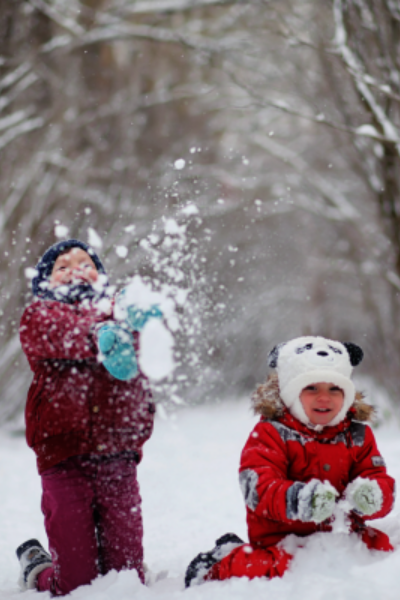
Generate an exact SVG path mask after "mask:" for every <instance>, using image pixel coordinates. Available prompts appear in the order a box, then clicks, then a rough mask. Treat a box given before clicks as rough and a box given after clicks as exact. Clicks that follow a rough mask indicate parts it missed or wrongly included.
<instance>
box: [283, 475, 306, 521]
mask: <svg viewBox="0 0 400 600" xmlns="http://www.w3.org/2000/svg"><path fill="white" fill-rule="evenodd" d="M305 485H306V484H305V483H303V482H301V481H295V482H294V484H293V485H291V486H290V488H288V489H287V490H286V516H287V518H288V519H298V510H299V493H300V490H301V489H303V487H304V486H305Z"/></svg>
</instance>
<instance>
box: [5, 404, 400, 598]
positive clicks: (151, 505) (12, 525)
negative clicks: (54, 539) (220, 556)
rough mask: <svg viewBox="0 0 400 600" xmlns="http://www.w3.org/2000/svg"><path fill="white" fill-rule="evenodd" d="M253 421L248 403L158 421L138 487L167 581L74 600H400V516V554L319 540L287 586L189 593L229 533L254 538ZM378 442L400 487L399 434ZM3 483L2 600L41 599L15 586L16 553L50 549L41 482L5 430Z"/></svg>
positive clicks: (148, 543)
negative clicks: (242, 486)
mask: <svg viewBox="0 0 400 600" xmlns="http://www.w3.org/2000/svg"><path fill="white" fill-rule="evenodd" d="M254 423H255V418H254V417H253V416H252V415H251V412H250V410H249V403H248V401H247V400H246V401H237V402H225V403H222V404H220V405H216V406H202V407H197V408H187V409H184V410H181V411H180V412H179V413H178V414H177V415H175V416H174V417H173V418H169V419H168V420H161V419H157V421H156V425H155V431H154V434H153V437H152V439H151V440H150V441H149V442H148V443H147V445H146V446H145V452H144V459H143V462H142V464H141V466H140V467H139V480H140V484H141V490H142V496H143V513H144V529H145V539H144V545H145V555H146V556H145V559H146V562H147V564H148V566H149V567H150V569H151V571H153V572H154V573H158V572H160V571H163V570H168V576H167V577H165V578H164V579H161V580H159V581H157V582H155V583H153V585H152V586H151V587H144V586H142V585H141V584H140V583H139V581H138V578H137V576H136V573H134V572H123V573H118V574H117V573H115V572H112V573H109V574H108V575H107V576H105V577H102V578H98V579H97V580H96V581H95V582H94V583H93V584H92V585H91V586H85V587H82V588H80V589H78V590H75V591H74V592H73V593H72V594H71V600H81V599H82V600H106V599H107V600H108V598H110V597H112V598H117V599H118V600H132V599H133V598H135V600H166V599H171V600H203V599H207V600H214V599H215V600H224V599H225V598H229V600H235V599H237V600H245V599H247V598H249V597H251V598H252V600H261V599H262V600H265V599H266V598H279V600H294V599H296V600H318V599H323V600H330V599H332V600H347V599H348V600H350V599H351V600H354V599H358V598H363V600H369V599H371V600H372V599H374V600H376V599H377V598H379V599H380V600H381V599H383V600H392V599H393V600H398V598H399V573H400V515H399V509H398V508H395V509H394V511H393V512H392V513H391V515H389V516H388V517H387V518H386V519H383V520H382V521H380V522H379V527H381V528H382V529H383V530H384V531H386V532H387V533H389V535H390V536H391V539H392V542H393V543H394V544H395V545H396V547H397V549H396V551H395V552H394V553H391V554H385V553H378V552H375V553H374V552H370V551H368V550H367V549H366V548H364V547H363V545H362V543H361V542H360V541H359V540H358V539H357V538H356V537H355V536H348V535H346V534H327V533H321V534H317V535H315V536H312V537H310V538H309V539H308V540H307V541H306V543H305V545H304V547H303V548H301V549H298V550H297V554H296V557H295V560H294V561H293V563H292V566H291V568H290V570H289V571H288V572H287V573H286V574H285V576H284V577H283V578H282V579H273V580H271V581H267V580H263V579H258V580H253V581H248V580H247V579H245V578H243V579H235V580H231V581H226V582H210V583H206V584H204V585H202V586H199V587H195V588H191V589H189V590H186V591H185V590H184V587H183V576H184V571H185V568H186V566H187V564H188V563H189V562H190V560H191V559H192V558H193V557H194V556H195V555H196V554H198V553H199V552H200V551H204V550H209V549H211V548H212V547H213V545H214V541H215V539H216V538H217V537H219V536H220V535H222V534H224V533H226V532H228V531H233V532H235V533H237V534H238V535H240V536H241V537H244V538H245V539H247V538H246V524H245V510H244V504H243V500H242V497H241V493H240V490H239V485H238V478H237V467H238V461H239V455H240V451H241V448H242V446H243V444H244V442H245V441H246V439H247V436H248V434H249V432H250V429H251V427H252V425H253V424H254ZM376 435H377V438H378V444H379V446H380V449H381V452H382V454H383V455H384V456H385V458H386V461H387V463H388V469H389V472H390V473H391V474H392V475H393V476H395V477H396V478H397V480H400V431H399V430H398V429H397V428H396V427H394V426H393V427H386V428H382V429H378V430H377V432H376ZM0 485H1V488H0V489H1V493H0V600H16V599H17V598H25V599H26V600H27V599H28V598H30V599H32V600H33V599H34V598H37V592H34V591H28V592H24V593H23V595H22V596H21V595H20V594H21V592H19V590H18V588H17V585H16V581H17V578H18V573H19V565H18V561H17V559H16V557H15V554H14V552H15V548H16V547H17V546H18V545H19V544H20V543H21V542H23V541H24V540H26V539H28V538H30V537H38V538H39V539H40V540H41V541H42V542H43V544H44V545H46V536H45V533H44V529H43V522H42V515H41V512H40V479H39V477H38V475H37V473H36V467H35V459H34V456H33V453H32V452H31V451H30V450H29V449H28V448H27V447H26V445H25V441H24V439H23V438H22V437H12V436H11V435H10V434H8V433H6V432H2V433H0ZM376 523H377V522H376ZM377 525H378V523H377ZM42 598H43V600H46V598H49V595H48V594H47V593H46V594H43V595H42Z"/></svg>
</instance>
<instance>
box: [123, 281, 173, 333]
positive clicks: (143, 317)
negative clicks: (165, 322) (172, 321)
mask: <svg viewBox="0 0 400 600" xmlns="http://www.w3.org/2000/svg"><path fill="white" fill-rule="evenodd" d="M116 302H117V306H118V307H119V308H120V309H121V311H122V314H123V315H124V319H123V323H124V324H125V325H126V327H128V328H129V329H131V330H132V331H142V329H143V327H144V326H145V325H146V323H147V321H149V319H154V318H156V319H162V318H163V314H162V312H161V310H160V307H159V306H158V305H157V304H152V305H151V306H150V308H148V309H144V308H139V307H137V306H135V304H130V303H129V302H128V301H127V299H126V288H124V289H123V290H121V292H120V293H119V294H118V296H117V300H116Z"/></svg>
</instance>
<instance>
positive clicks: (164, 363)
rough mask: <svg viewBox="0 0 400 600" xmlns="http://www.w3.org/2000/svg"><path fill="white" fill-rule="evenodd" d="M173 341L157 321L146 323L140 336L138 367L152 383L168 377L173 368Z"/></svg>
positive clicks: (163, 326)
mask: <svg viewBox="0 0 400 600" xmlns="http://www.w3.org/2000/svg"><path fill="white" fill-rule="evenodd" d="M173 347H174V339H173V337H172V335H171V333H170V332H169V331H168V329H167V328H166V327H165V325H164V324H163V323H162V322H161V321H160V320H159V319H150V320H149V321H147V323H146V325H145V326H144V328H143V331H142V333H141V336H140V354H139V365H140V368H141V370H142V371H143V373H144V374H145V375H146V376H147V377H148V378H149V379H152V380H154V381H160V380H161V379H164V378H165V377H167V376H168V375H170V374H171V373H172V372H173V370H174V368H175V364H174V357H173Z"/></svg>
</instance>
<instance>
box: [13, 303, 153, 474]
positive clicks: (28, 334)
mask: <svg viewBox="0 0 400 600" xmlns="http://www.w3.org/2000/svg"><path fill="white" fill-rule="evenodd" d="M108 319H109V317H107V316H105V315H104V314H103V313H101V312H99V311H98V310H97V309H96V308H94V307H89V308H85V307H84V306H82V304H79V303H78V304H73V305H70V304H64V303H62V302H55V301H49V300H37V301H35V302H33V303H32V304H31V305H30V306H29V307H28V308H27V309H26V310H25V312H24V314H23V316H22V319H21V326H20V337H21V343H22V348H23V350H24V352H25V354H26V356H27V358H28V361H29V365H30V367H31V369H32V371H33V373H34V378H33V381H32V384H31V386H30V389H29V392H28V400H27V404H26V411H25V417H26V437H27V442H28V445H29V446H31V447H32V448H33V450H34V451H35V453H36V455H37V463H38V469H39V472H40V473H41V472H42V471H44V470H45V469H48V468H49V467H51V466H53V465H54V464H56V463H58V462H60V461H62V460H64V459H66V458H69V457H71V456H76V455H80V454H90V453H93V454H116V453H120V452H126V451H129V452H134V453H136V455H137V460H138V461H139V460H140V458H141V448H142V445H143V444H144V442H145V441H146V440H147V439H148V438H149V437H150V435H151V432H152V429H153V419H154V412H155V409H154V404H153V403H152V402H151V393H150V390H149V389H148V384H147V380H146V379H145V378H144V376H143V375H142V374H140V373H139V375H138V376H137V377H135V378H134V379H132V380H130V381H120V380H118V379H115V378H114V377H112V375H110V374H109V373H108V371H107V370H106V369H105V368H104V367H103V365H102V364H101V363H100V362H99V361H98V359H97V355H98V350H97V345H96V339H95V334H94V328H95V326H96V325H97V324H98V323H101V322H102V321H106V320H108ZM135 346H136V350H138V339H137V334H135Z"/></svg>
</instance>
